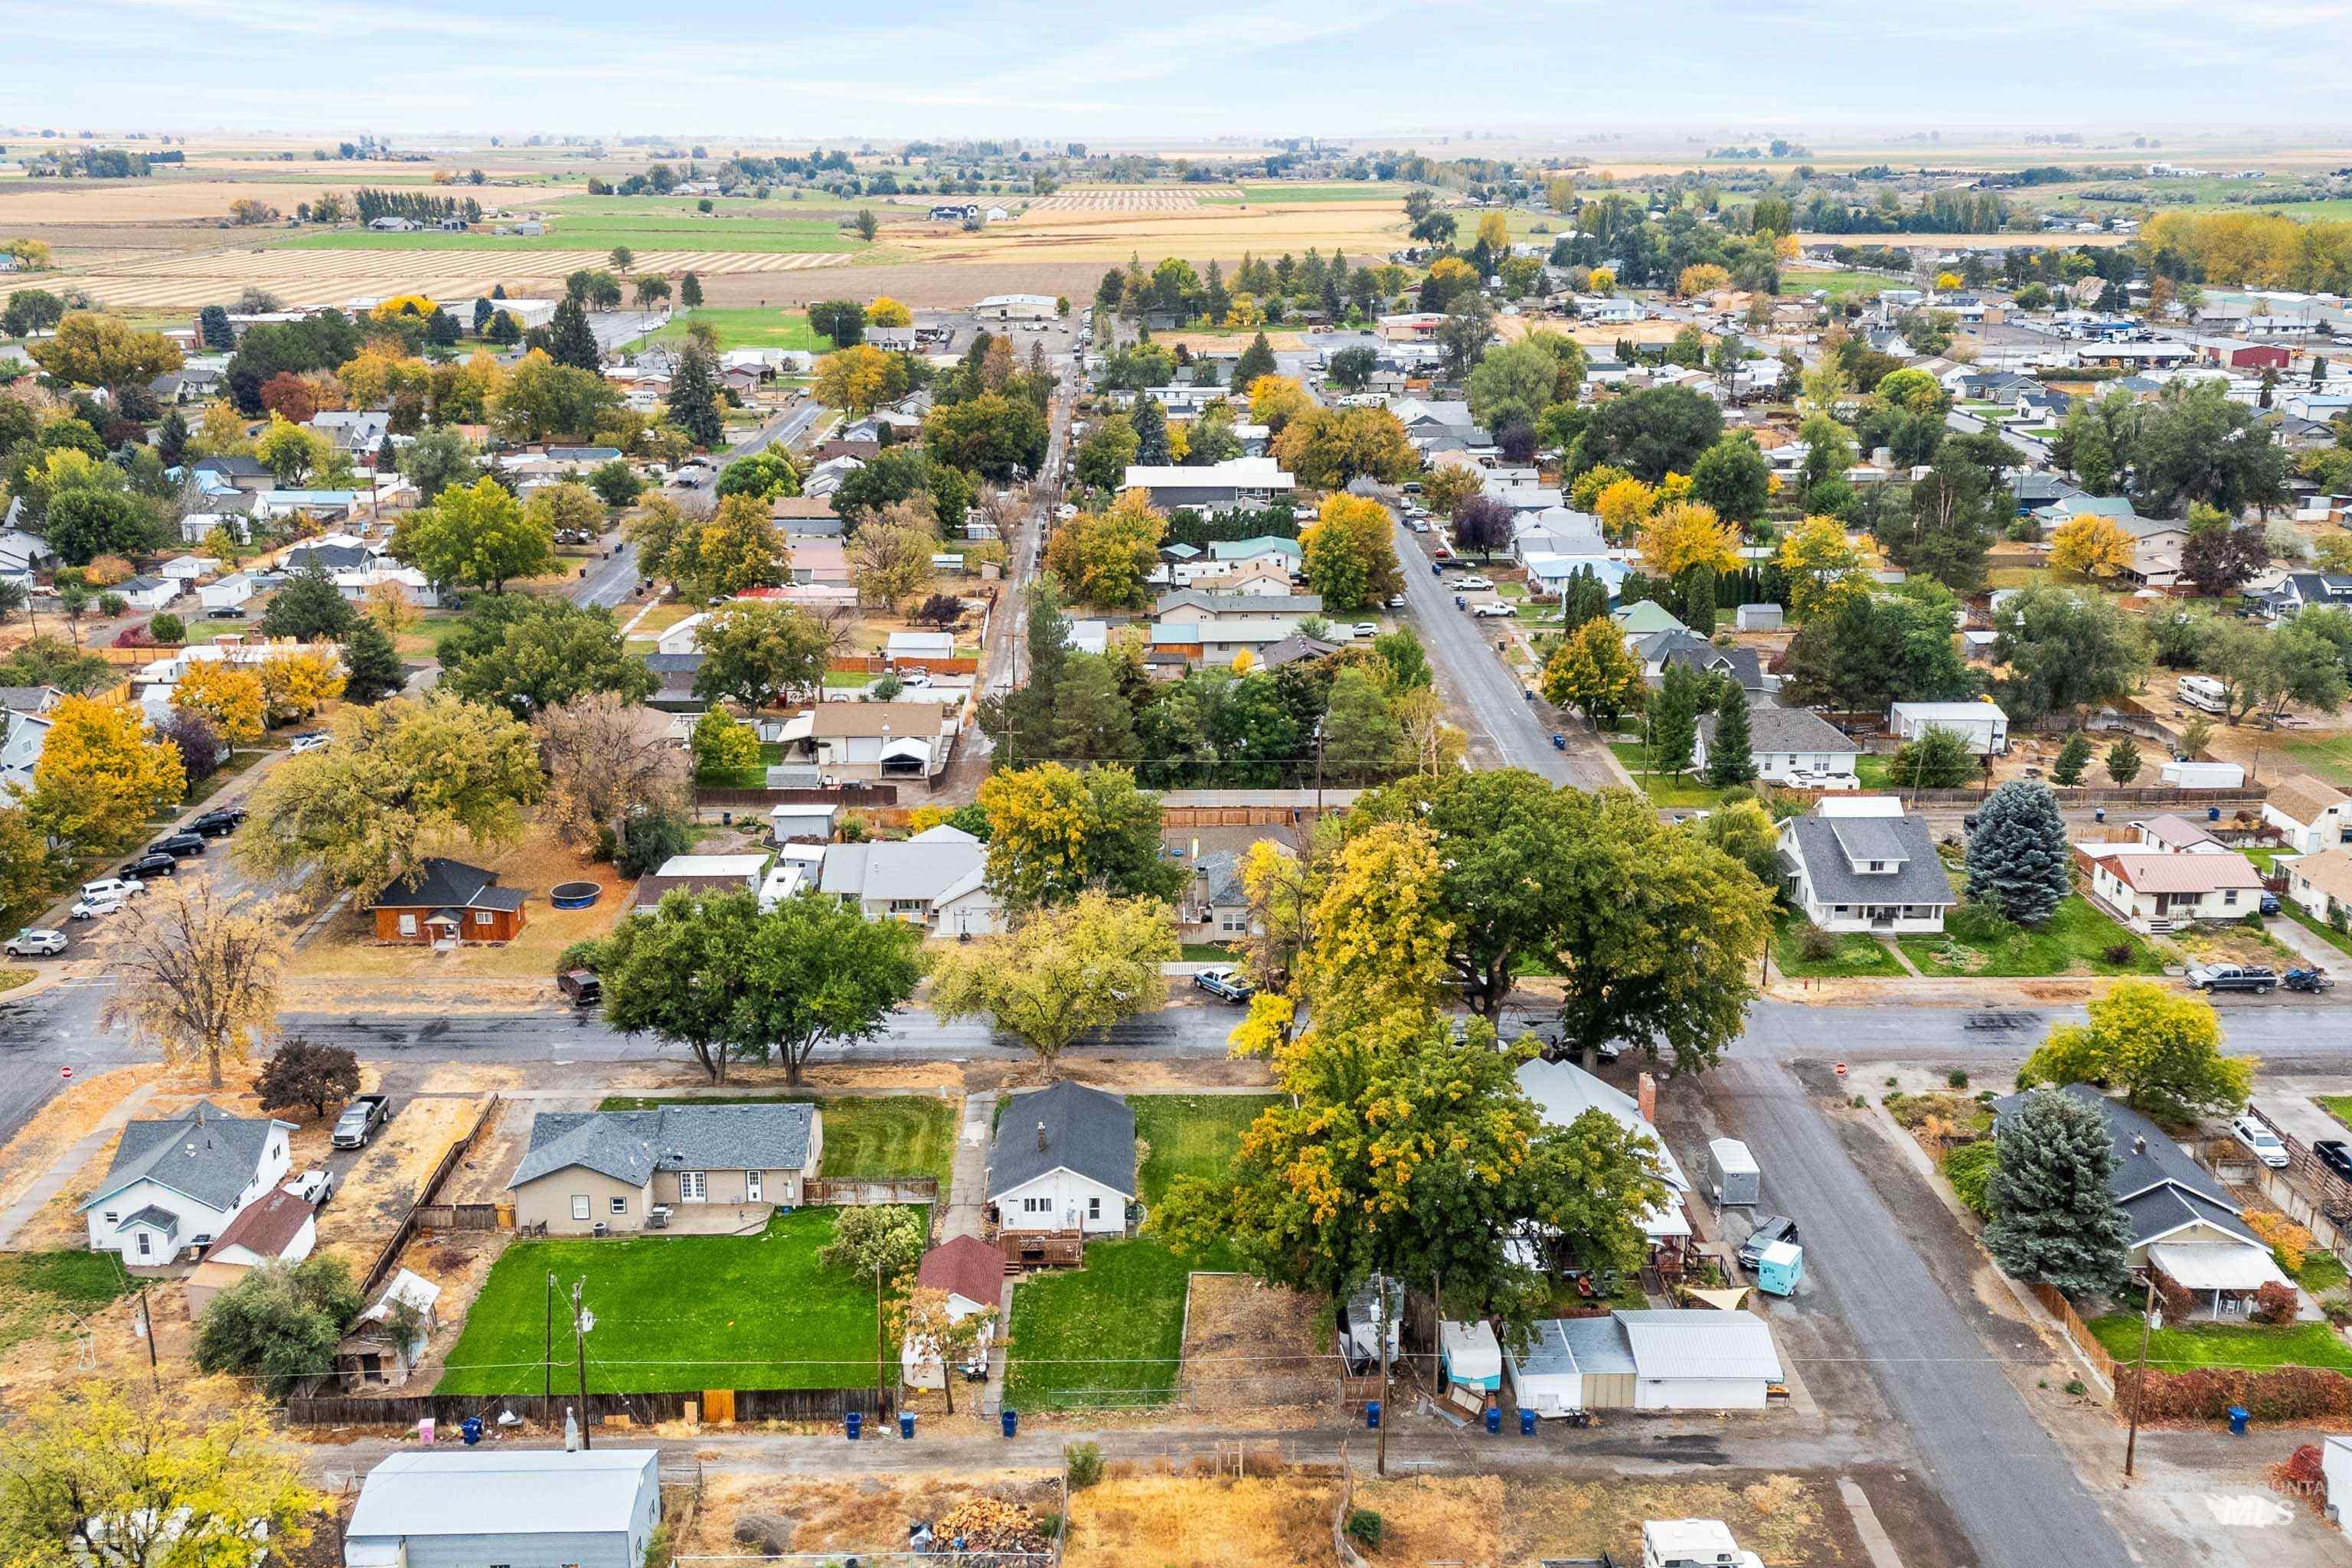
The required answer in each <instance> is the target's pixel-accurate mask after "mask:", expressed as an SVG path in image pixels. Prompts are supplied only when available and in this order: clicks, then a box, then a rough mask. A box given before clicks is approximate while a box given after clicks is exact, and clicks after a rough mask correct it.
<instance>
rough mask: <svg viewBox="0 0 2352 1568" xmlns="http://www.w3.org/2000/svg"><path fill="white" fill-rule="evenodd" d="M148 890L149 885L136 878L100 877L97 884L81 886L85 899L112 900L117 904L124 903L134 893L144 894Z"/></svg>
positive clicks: (88, 883)
mask: <svg viewBox="0 0 2352 1568" xmlns="http://www.w3.org/2000/svg"><path fill="white" fill-rule="evenodd" d="M146 890H147V884H146V883H144V882H142V881H141V880H140V879H138V878H136V877H100V879H98V880H97V881H95V882H84V883H83V884H82V885H81V896H82V897H83V898H85V899H112V900H114V901H115V902H117V903H121V902H122V901H123V900H126V899H128V898H130V897H131V894H133V893H143V892H145V891H146Z"/></svg>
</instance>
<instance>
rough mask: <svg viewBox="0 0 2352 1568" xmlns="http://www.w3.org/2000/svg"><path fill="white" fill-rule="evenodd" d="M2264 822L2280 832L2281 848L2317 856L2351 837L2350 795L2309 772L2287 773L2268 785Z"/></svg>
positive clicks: (2351, 809) (2351, 800)
mask: <svg viewBox="0 0 2352 1568" xmlns="http://www.w3.org/2000/svg"><path fill="white" fill-rule="evenodd" d="M2263 826H2268V827H2275V828H2277V829H2278V830H2279V834H2280V836H2281V837H2282V839H2283V842H2282V844H2281V845H2280V847H2281V848H2283V849H2285V850H2288V851H2290V852H2292V853H2294V854H2296V855H2316V854H2318V853H2319V852H2320V851H2321V850H2323V849H2333V848H2335V847H2337V846H2338V845H2340V844H2342V843H2343V842H2344V841H2345V840H2346V839H2347V838H2352V795H2346V794H2345V793H2344V792H2343V791H2342V790H2340V789H2337V788H2336V786H2335V785H2334V784H2325V783H2322V782H2321V781H2320V780H2318V779H2315V778H2314V777H2312V776H2311V775H2310V774H2309V773H2290V774H2288V775H2287V776H2286V777H2285V778H2283V779H2281V780H2280V781H2279V782H2278V783H2276V784H2273V785H2271V793H2270V795H2269V797H2268V798H2267V799H2265V800H2264V801H2263Z"/></svg>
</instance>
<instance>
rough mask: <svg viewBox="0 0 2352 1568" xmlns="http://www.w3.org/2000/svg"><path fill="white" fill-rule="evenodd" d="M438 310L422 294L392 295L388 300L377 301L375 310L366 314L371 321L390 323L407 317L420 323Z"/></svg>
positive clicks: (437, 307)
mask: <svg viewBox="0 0 2352 1568" xmlns="http://www.w3.org/2000/svg"><path fill="white" fill-rule="evenodd" d="M440 308H441V307H440V306H438V305H436V304H435V303H434V302H433V301H432V300H429V299H427V298H426V297H425V296H424V295H422V294H394V296H393V297H392V298H391V299H389V300H377V301H376V306H375V309H374V310H370V311H369V312H368V319H369V320H370V321H385V322H391V321H399V320H400V319H401V318H402V317H403V316H407V317H410V318H412V319H414V320H415V321H425V320H426V319H428V318H429V317H431V315H432V314H433V312H434V311H436V310H439V309H440Z"/></svg>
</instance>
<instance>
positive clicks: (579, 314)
mask: <svg viewBox="0 0 2352 1568" xmlns="http://www.w3.org/2000/svg"><path fill="white" fill-rule="evenodd" d="M548 325H549V328H550V331H549V333H548V348H547V353H548V357H549V358H551V359H552V360H554V361H555V363H558V364H568V365H570V366H571V367H572V369H574V370H584V371H588V372H590V373H591V374H595V373H597V372H598V370H599V367H600V366H601V365H602V364H603V363H604V355H603V354H602V353H598V352H597V348H596V333H595V331H594V330H593V329H592V328H591V327H590V326H589V325H588V311H587V309H586V308H585V307H584V306H583V305H582V304H581V303H580V301H579V300H577V299H575V298H573V297H572V295H569V294H566V295H565V296H564V297H563V298H562V300H557V301H556V305H555V319H554V320H553V321H551V322H549V323H548Z"/></svg>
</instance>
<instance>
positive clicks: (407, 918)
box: [400, 915, 416, 936]
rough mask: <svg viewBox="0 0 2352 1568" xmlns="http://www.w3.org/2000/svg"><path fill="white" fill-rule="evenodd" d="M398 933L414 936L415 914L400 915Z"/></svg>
mask: <svg viewBox="0 0 2352 1568" xmlns="http://www.w3.org/2000/svg"><path fill="white" fill-rule="evenodd" d="M400 934H401V935H403V936H415V934H416V917H415V915H403V916H401V917H400Z"/></svg>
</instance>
